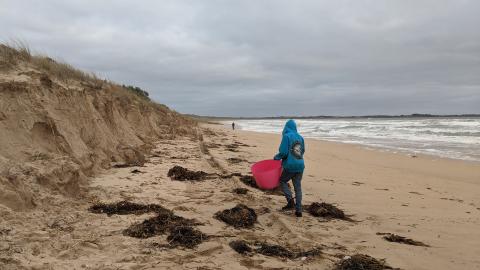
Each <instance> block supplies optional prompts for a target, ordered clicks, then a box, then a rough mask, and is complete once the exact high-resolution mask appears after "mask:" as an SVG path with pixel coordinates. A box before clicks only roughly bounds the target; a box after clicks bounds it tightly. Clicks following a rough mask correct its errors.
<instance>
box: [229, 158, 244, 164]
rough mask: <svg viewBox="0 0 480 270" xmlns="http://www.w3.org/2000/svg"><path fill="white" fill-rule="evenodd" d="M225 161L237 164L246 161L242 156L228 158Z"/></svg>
mask: <svg viewBox="0 0 480 270" xmlns="http://www.w3.org/2000/svg"><path fill="white" fill-rule="evenodd" d="M227 161H228V162H229V163H231V164H237V163H241V162H248V161H247V160H245V159H242V158H228V159H227Z"/></svg>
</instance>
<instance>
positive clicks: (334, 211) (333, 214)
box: [306, 202, 352, 221]
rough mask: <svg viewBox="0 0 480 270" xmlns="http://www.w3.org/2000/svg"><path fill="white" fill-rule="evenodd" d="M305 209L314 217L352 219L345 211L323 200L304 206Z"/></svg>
mask: <svg viewBox="0 0 480 270" xmlns="http://www.w3.org/2000/svg"><path fill="white" fill-rule="evenodd" d="M306 208H307V211H308V212H309V213H310V214H311V215H312V216H315V217H322V218H327V219H343V220H349V221H352V220H351V219H350V218H349V217H347V216H346V215H345V213H344V212H343V211H342V210H341V209H338V208H337V207H336V206H334V205H332V204H329V203H325V202H314V203H312V204H310V205H309V206H307V207H306Z"/></svg>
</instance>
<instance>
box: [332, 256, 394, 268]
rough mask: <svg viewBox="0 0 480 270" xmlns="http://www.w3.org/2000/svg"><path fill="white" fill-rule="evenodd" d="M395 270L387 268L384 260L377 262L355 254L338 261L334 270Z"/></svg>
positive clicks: (368, 257)
mask: <svg viewBox="0 0 480 270" xmlns="http://www.w3.org/2000/svg"><path fill="white" fill-rule="evenodd" d="M384 269H395V268H392V267H391V266H388V265H387V264H386V262H385V260H377V259H375V258H373V257H370V256H368V255H364V254H355V255H353V256H346V257H345V258H344V259H342V260H341V261H339V262H338V263H337V264H336V265H335V268H334V270H384Z"/></svg>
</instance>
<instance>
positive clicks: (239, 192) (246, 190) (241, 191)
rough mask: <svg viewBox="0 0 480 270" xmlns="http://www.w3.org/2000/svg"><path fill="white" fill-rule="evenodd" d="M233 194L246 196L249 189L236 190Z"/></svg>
mask: <svg viewBox="0 0 480 270" xmlns="http://www.w3.org/2000/svg"><path fill="white" fill-rule="evenodd" d="M233 193H235V194H242V195H244V194H247V193H248V189H246V188H235V189H233Z"/></svg>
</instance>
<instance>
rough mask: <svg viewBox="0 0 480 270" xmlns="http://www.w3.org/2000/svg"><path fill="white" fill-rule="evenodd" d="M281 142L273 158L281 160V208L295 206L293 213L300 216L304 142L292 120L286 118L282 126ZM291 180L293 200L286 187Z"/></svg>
mask: <svg viewBox="0 0 480 270" xmlns="http://www.w3.org/2000/svg"><path fill="white" fill-rule="evenodd" d="M282 135H283V137H282V142H281V143H280V147H279V149H278V154H276V155H275V157H274V158H273V159H275V160H282V167H283V171H282V175H281V176H280V186H281V187H282V190H283V193H284V194H285V198H286V199H287V205H286V206H284V207H283V208H282V210H289V209H293V208H295V215H296V216H297V217H301V216H302V183H301V182H302V176H303V170H304V169H305V163H304V161H303V154H304V153H305V142H304V140H303V137H302V136H301V135H300V134H298V132H297V124H296V123H295V121H293V120H291V119H290V120H288V121H287V123H286V124H285V127H284V128H283V132H282ZM290 180H292V182H293V187H294V189H295V201H294V199H293V198H292V192H291V191H290V189H289V187H288V181H290Z"/></svg>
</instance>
